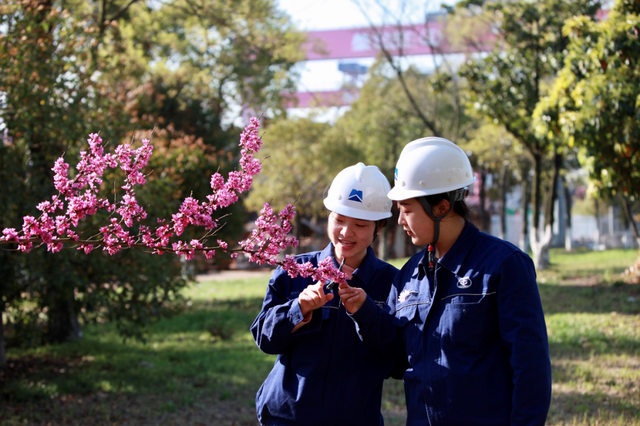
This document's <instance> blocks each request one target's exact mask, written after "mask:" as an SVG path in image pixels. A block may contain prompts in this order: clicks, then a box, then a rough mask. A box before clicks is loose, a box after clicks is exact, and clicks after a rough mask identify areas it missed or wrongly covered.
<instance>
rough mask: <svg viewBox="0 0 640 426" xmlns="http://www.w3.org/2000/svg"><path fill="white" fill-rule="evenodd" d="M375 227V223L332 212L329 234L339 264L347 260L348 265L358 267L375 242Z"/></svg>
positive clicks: (328, 227)
mask: <svg viewBox="0 0 640 426" xmlns="http://www.w3.org/2000/svg"><path fill="white" fill-rule="evenodd" d="M375 227H376V223H375V222H374V221H371V220H361V219H354V218H352V217H349V216H343V215H341V214H338V213H335V212H331V213H330V214H329V224H328V226H327V233H328V234H329V239H330V240H331V242H332V243H333V246H334V248H335V256H336V260H337V261H338V263H340V262H341V261H342V259H347V261H346V264H347V265H349V266H351V267H353V268H355V267H357V266H358V265H359V264H360V262H362V259H364V256H365V255H366V254H367V247H369V245H370V244H371V243H372V242H373V235H374V229H375Z"/></svg>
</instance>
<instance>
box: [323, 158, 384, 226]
mask: <svg viewBox="0 0 640 426" xmlns="http://www.w3.org/2000/svg"><path fill="white" fill-rule="evenodd" d="M390 189H391V185H389V181H388V180H387V178H386V177H384V175H383V174H382V172H380V170H379V169H378V168H377V167H376V166H365V165H364V164H363V163H358V164H356V165H355V166H349V167H347V168H346V169H344V170H342V171H341V172H340V173H338V174H337V176H336V177H335V178H334V179H333V182H331V187H330V188H329V194H328V195H327V198H325V199H324V206H325V207H326V208H327V209H329V210H331V211H332V212H336V213H338V214H341V215H343V216H348V217H353V218H355V219H362V220H381V219H386V218H388V217H391V200H390V199H389V198H388V197H387V193H388V192H389V190H390Z"/></svg>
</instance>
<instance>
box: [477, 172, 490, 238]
mask: <svg viewBox="0 0 640 426" xmlns="http://www.w3.org/2000/svg"><path fill="white" fill-rule="evenodd" d="M486 180H487V170H486V169H485V168H484V167H482V168H481V169H480V194H479V196H480V222H481V223H480V225H481V229H482V230H483V231H484V232H486V233H489V231H490V229H489V214H488V212H487V209H486V205H487V185H486Z"/></svg>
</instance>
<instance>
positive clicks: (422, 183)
mask: <svg viewBox="0 0 640 426" xmlns="http://www.w3.org/2000/svg"><path fill="white" fill-rule="evenodd" d="M394 181H395V182H394V187H393V189H392V190H391V191H390V192H389V198H391V199H392V200H395V201H397V202H398V207H399V209H400V216H399V218H398V223H399V224H400V225H401V226H402V227H403V229H404V230H405V231H406V232H407V234H408V235H409V236H410V237H411V241H412V242H413V244H415V245H418V246H427V247H426V248H425V249H424V250H422V251H421V252H420V253H418V254H416V255H415V256H413V257H412V258H411V259H410V260H409V261H408V262H407V263H406V264H405V265H404V266H403V267H402V270H401V271H400V273H399V274H398V275H397V277H396V280H395V282H394V284H393V286H392V288H391V292H390V294H389V299H388V301H387V304H388V308H387V309H388V311H389V312H390V313H391V315H389V314H388V313H387V312H385V311H383V310H382V309H379V308H378V307H377V306H375V304H373V303H372V302H371V301H370V300H368V299H367V297H366V294H365V291H363V290H362V289H356V288H351V287H349V286H343V288H341V289H340V297H341V299H342V302H343V304H344V305H345V307H346V308H347V310H348V311H349V312H350V313H351V314H352V317H353V319H354V320H355V321H356V323H357V325H358V331H359V333H360V334H361V336H362V337H363V339H364V340H365V342H368V343H369V344H372V345H375V346H376V347H377V348H378V349H379V351H380V353H385V354H387V356H389V357H395V356H398V353H399V352H400V356H402V357H403V358H404V362H406V364H407V369H406V372H405V375H404V385H405V395H406V401H407V413H408V417H407V425H430V426H436V425H447V426H455V425H474V426H480V425H490V426H508V425H531V426H533V425H540V426H541V425H544V424H545V421H546V416H547V412H548V410H549V404H550V401H551V363H550V360H549V345H548V340H547V332H546V325H545V321H544V315H543V311H542V305H541V302H540V295H539V293H538V287H537V284H536V274H535V269H534V266H533V262H532V261H531V259H530V258H529V256H527V255H526V254H525V253H523V252H522V251H520V250H519V249H518V248H517V247H515V246H514V245H512V244H510V243H508V242H506V241H502V240H500V239H498V238H496V237H493V236H490V235H487V234H485V233H483V232H480V231H479V230H478V229H477V228H476V227H475V226H474V225H473V224H471V222H469V221H468V220H467V214H468V209H467V206H466V205H465V203H464V201H463V200H464V198H465V197H466V195H467V193H468V186H469V185H471V184H472V183H473V182H474V181H475V178H474V176H473V170H472V169H471V164H470V163H469V159H468V158H467V156H466V155H465V153H464V151H462V149H460V148H459V147H458V146H456V145H455V144H453V143H452V142H450V141H448V140H446V139H442V138H433V137H430V138H423V139H419V140H416V141H413V142H411V143H409V144H408V145H407V146H405V148H404V149H403V151H402V153H401V155H400V158H399V159H398V162H397V166H396V174H395V180H394ZM402 352H404V353H402Z"/></svg>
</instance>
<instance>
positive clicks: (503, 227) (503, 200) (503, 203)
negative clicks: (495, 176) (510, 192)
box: [498, 164, 509, 240]
mask: <svg viewBox="0 0 640 426" xmlns="http://www.w3.org/2000/svg"><path fill="white" fill-rule="evenodd" d="M508 176H509V166H508V165H507V164H503V165H502V170H500V233H499V235H498V236H499V237H500V238H502V239H503V240H504V239H505V238H506V236H507V181H508V179H507V177H508Z"/></svg>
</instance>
